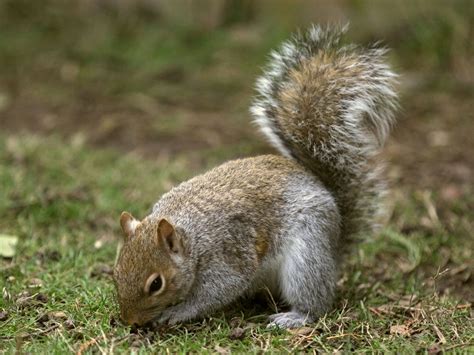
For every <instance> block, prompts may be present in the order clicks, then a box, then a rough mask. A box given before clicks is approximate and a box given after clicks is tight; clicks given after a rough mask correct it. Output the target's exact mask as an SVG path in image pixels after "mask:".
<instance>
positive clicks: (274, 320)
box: [267, 312, 313, 329]
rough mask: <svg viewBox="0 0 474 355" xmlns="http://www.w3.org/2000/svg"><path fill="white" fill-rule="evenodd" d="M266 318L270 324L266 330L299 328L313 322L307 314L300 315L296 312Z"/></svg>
mask: <svg viewBox="0 0 474 355" xmlns="http://www.w3.org/2000/svg"><path fill="white" fill-rule="evenodd" d="M268 318H269V320H270V323H269V324H268V326H267V328H273V327H278V328H283V329H287V328H299V327H302V326H304V325H305V324H308V323H311V322H312V321H313V319H312V318H311V317H309V316H308V315H307V314H301V313H298V312H284V313H277V314H273V315H271V316H270V317H268Z"/></svg>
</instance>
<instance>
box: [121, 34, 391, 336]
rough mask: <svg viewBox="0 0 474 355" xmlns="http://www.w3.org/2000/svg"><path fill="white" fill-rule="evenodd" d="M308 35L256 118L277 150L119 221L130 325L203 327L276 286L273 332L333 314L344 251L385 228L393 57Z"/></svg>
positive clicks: (268, 86)
mask: <svg viewBox="0 0 474 355" xmlns="http://www.w3.org/2000/svg"><path fill="white" fill-rule="evenodd" d="M346 30H347V26H344V27H335V26H326V27H324V26H317V25H313V26H312V27H310V28H309V29H308V30H307V31H305V32H303V33H298V34H296V35H294V37H293V38H291V39H290V40H288V41H286V42H284V43H283V44H282V45H281V47H280V48H279V49H278V50H276V51H273V52H272V53H271V55H270V63H269V64H268V66H267V67H266V68H265V69H264V73H263V75H262V76H261V77H260V78H259V79H258V80H257V83H256V90H257V96H256V98H255V99H254V101H253V103H252V106H251V108H250V111H251V114H252V115H253V117H254V119H255V122H256V124H257V125H258V126H259V128H260V130H261V132H263V134H264V135H265V136H266V138H267V139H268V140H269V142H270V143H271V144H272V145H273V146H274V147H275V148H276V149H277V150H278V151H279V152H280V153H281V154H280V155H263V156H257V157H253V158H245V159H237V160H233V161H229V162H227V163H224V164H222V165H220V166H218V167H216V168H214V169H212V170H210V171H208V172H207V173H204V174H202V175H199V176H196V177H194V178H192V179H190V180H188V181H186V182H183V183H181V184H180V185H178V186H176V187H174V188H172V189H171V190H170V191H169V192H167V193H166V194H164V195H163V196H162V197H161V199H159V201H158V202H157V203H156V204H155V205H154V206H153V209H152V212H151V213H150V214H149V215H148V216H147V217H146V218H144V219H143V220H141V221H139V220H137V219H135V218H134V217H132V215H131V214H129V213H128V212H123V213H122V215H121V216H120V224H121V228H122V230H123V232H124V236H125V237H124V238H125V239H124V242H123V247H122V248H121V250H120V252H119V255H118V258H117V261H116V265H115V266H114V282H115V285H116V290H117V298H118V304H119V307H120V313H121V318H122V320H123V321H124V322H126V323H127V324H130V325H137V326H142V325H146V324H147V323H148V324H149V323H151V322H156V323H157V324H175V323H178V322H184V321H188V320H192V319H195V318H200V317H204V316H206V315H209V314H211V313H212V312H215V311H217V310H219V309H222V308H223V307H224V306H226V305H229V304H231V303H232V302H234V301H236V300H237V299H239V298H240V297H242V296H248V295H252V294H254V293H256V292H257V291H258V290H261V289H268V290H269V291H270V292H271V293H272V295H273V296H275V297H278V299H280V300H281V301H282V302H284V303H285V304H286V305H288V306H289V308H288V309H289V310H288V311H287V312H282V313H276V314H273V315H271V316H270V317H269V326H277V327H280V328H294V327H300V326H302V325H304V324H308V323H311V322H314V321H315V320H317V319H318V318H319V317H321V316H322V315H324V314H325V313H326V312H328V311H329V310H330V309H331V307H332V303H333V300H334V297H335V289H336V283H337V280H338V270H339V267H340V264H341V254H342V252H341V250H344V249H345V248H346V247H347V246H348V245H351V241H354V240H355V239H356V237H357V236H358V235H361V234H362V233H368V232H370V231H372V230H373V228H374V227H375V225H376V220H377V215H378V214H379V212H380V210H381V196H382V195H383V192H384V191H385V188H384V183H383V178H382V177H381V174H380V172H381V170H382V169H381V163H380V161H379V159H377V154H378V153H379V151H380V149H381V147H382V146H383V144H384V142H385V141H386V139H387V136H388V134H389V132H390V130H391V128H392V126H393V124H394V121H395V118H394V112H395V111H396V108H397V106H398V102H397V94H396V91H395V84H396V80H397V79H396V74H395V73H394V72H393V71H392V70H391V69H390V66H389V65H388V64H387V63H386V58H385V55H386V49H385V48H380V47H379V46H377V45H374V46H370V47H360V46H355V45H352V44H342V43H341V39H342V37H343V35H344V34H345V32H346Z"/></svg>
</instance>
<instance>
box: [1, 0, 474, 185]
mask: <svg viewBox="0 0 474 355" xmlns="http://www.w3.org/2000/svg"><path fill="white" fill-rule="evenodd" d="M313 22H315V23H332V22H336V23H346V22H350V24H351V27H350V31H349V34H348V37H349V39H350V40H354V41H356V42H358V43H362V44H369V43H372V42H374V41H379V40H381V41H382V42H383V43H384V44H385V45H386V46H388V47H390V48H392V51H391V53H390V60H391V62H392V65H393V67H394V68H395V70H396V71H398V72H399V73H400V74H401V79H400V81H401V85H400V88H399V89H400V94H401V97H402V110H401V112H400V114H399V117H400V124H399V126H398V128H397V131H396V135H395V140H396V142H397V143H398V144H397V145H392V146H391V148H390V149H389V150H390V152H389V153H390V154H391V156H392V157H394V159H395V160H396V162H397V163H399V164H400V166H401V167H402V168H403V169H409V173H406V172H405V171H403V174H399V175H400V176H403V179H410V180H412V181H414V182H415V183H428V184H431V183H433V181H432V179H435V180H438V179H440V178H442V179H445V180H443V181H444V182H446V181H451V180H453V182H454V180H456V181H458V180H463V179H464V180H466V179H467V180H469V179H472V166H473V164H474V154H473V153H474V146H473V144H474V143H473V142H474V139H472V135H473V134H474V126H473V125H474V124H473V119H472V98H473V82H474V74H473V68H472V63H473V62H474V61H473V52H474V50H473V47H474V44H473V43H474V40H473V37H474V36H473V33H474V29H473V22H474V2H473V1H471V0H464V1H463V0H458V1H454V0H453V1H436V0H409V1H387V0H380V1H361V0H351V1H350V0H335V1H314V0H312V1H311V0H297V1H290V0H286V1H285V0H257V1H251V0H240V1H238V0H200V1H192V0H175V1H171V0H170V1H164V0H76V1H74V0H70V1H63V0H44V1H29V0H1V1H0V127H1V132H2V133H7V132H8V133H19V132H22V131H27V132H30V133H31V132H33V133H35V134H38V135H41V136H42V137H48V136H49V135H60V136H61V137H65V138H66V139H75V140H76V141H77V140H79V141H81V142H85V143H86V144H90V145H92V146H107V147H113V148H116V149H120V150H123V151H124V152H130V151H135V152H137V153H139V154H140V155H143V156H146V157H148V158H153V157H156V156H160V155H173V154H175V153H187V152H189V153H190V154H197V156H196V159H195V160H194V161H196V164H198V165H199V164H200V163H199V160H200V159H206V158H207V156H208V155H210V156H214V155H217V159H218V160H221V159H223V158H228V157H233V156H241V155H248V154H254V153H258V152H261V151H268V149H269V148H268V147H267V145H266V144H265V143H261V140H260V137H259V136H258V134H256V132H255V128H254V127H253V126H252V125H251V124H250V123H249V114H248V106H249V102H250V100H251V96H252V92H253V90H252V88H253V84H254V80H255V77H256V75H258V74H259V73H260V71H261V67H262V65H263V64H264V63H265V61H266V56H267V53H268V51H269V50H270V49H271V48H274V47H275V46H276V45H277V44H278V43H279V42H280V41H281V40H283V39H286V38H287V37H288V36H289V35H290V33H291V32H293V31H295V30H297V29H299V28H304V27H306V26H307V25H308V24H310V23H313ZM208 153H209V154H208ZM221 157H222V158H221ZM461 182H462V181H461ZM464 182H465V181H464ZM468 182H472V180H470V181H468Z"/></svg>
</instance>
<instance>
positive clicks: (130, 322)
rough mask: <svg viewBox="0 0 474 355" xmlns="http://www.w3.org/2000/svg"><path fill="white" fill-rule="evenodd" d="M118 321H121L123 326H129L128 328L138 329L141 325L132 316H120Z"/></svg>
mask: <svg viewBox="0 0 474 355" xmlns="http://www.w3.org/2000/svg"><path fill="white" fill-rule="evenodd" d="M120 319H121V320H122V322H123V323H124V324H126V325H130V326H132V327H135V328H136V327H139V326H140V325H141V322H140V320H139V319H138V317H137V316H136V315H134V314H122V315H121V316H120Z"/></svg>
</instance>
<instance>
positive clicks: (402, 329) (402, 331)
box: [390, 324, 411, 336]
mask: <svg viewBox="0 0 474 355" xmlns="http://www.w3.org/2000/svg"><path fill="white" fill-rule="evenodd" d="M390 334H396V335H402V336H410V334H411V331H410V329H409V328H408V327H407V326H406V325H405V324H397V325H392V326H391V327H390Z"/></svg>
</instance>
